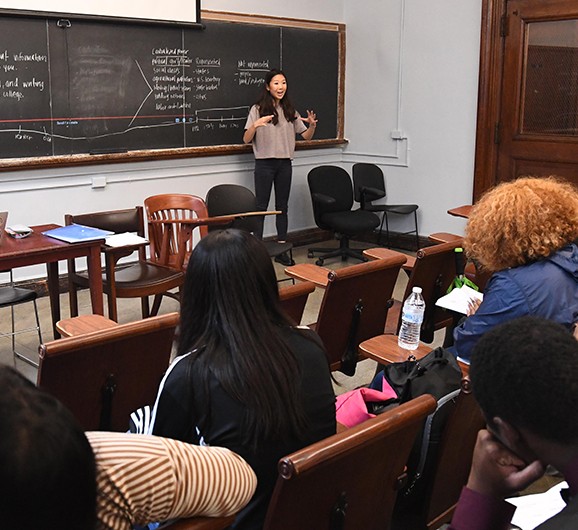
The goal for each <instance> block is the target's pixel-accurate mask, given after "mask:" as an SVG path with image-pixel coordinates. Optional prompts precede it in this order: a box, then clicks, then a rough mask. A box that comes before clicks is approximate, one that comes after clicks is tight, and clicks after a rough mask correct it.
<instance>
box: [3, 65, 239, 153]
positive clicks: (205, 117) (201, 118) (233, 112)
mask: <svg viewBox="0 0 578 530" xmlns="http://www.w3.org/2000/svg"><path fill="white" fill-rule="evenodd" d="M135 63H136V65H137V68H138V71H139V73H140V75H141V77H142V79H143V80H144V82H145V83H146V86H147V87H148V93H147V94H146V96H144V97H143V99H142V101H141V103H140V105H139V107H138V109H137V111H136V112H135V114H134V116H132V118H131V119H130V122H129V124H128V126H127V127H126V128H125V129H124V130H121V131H115V132H107V133H102V134H95V135H91V136H68V135H64V134H57V133H54V132H50V131H47V130H46V128H45V127H43V128H42V130H36V129H27V128H25V127H23V126H22V125H19V126H18V128H11V129H2V128H0V133H13V134H15V138H16V139H17V140H19V139H21V140H29V139H31V138H30V136H32V135H34V136H38V135H41V136H42V139H43V140H44V141H46V142H51V141H52V139H55V138H58V139H62V140H71V141H86V140H96V139H99V138H106V137H114V136H122V135H125V134H128V133H130V132H133V131H136V130H142V129H155V128H159V127H175V126H178V127H183V125H190V126H194V125H198V124H202V123H205V124H216V125H218V124H227V123H233V122H239V123H240V122H242V123H243V124H244V122H245V121H246V119H247V115H248V113H249V109H250V107H249V106H246V105H244V106H238V107H213V108H205V109H197V110H192V111H191V113H190V114H188V113H183V114H182V115H180V116H174V115H171V116H170V120H167V121H166V122H160V123H154V124H149V125H133V123H134V122H135V120H137V119H138V118H143V119H159V118H163V117H168V116H163V115H162V114H159V115H147V116H140V112H141V110H142V108H143V107H144V105H145V103H146V102H147V100H148V99H149V98H150V97H151V96H152V95H153V94H154V92H155V90H154V88H153V87H152V86H151V84H150V82H149V80H148V79H147V77H146V75H145V73H144V72H143V69H142V68H141V65H140V64H139V62H138V61H137V60H136V59H135ZM181 66H183V67H186V66H187V65H186V64H181ZM99 119H103V120H111V119H127V116H118V117H113V118H111V117H107V118H98V117H95V118H48V119H46V118H42V119H26V120H21V121H52V122H65V123H62V124H66V125H76V124H78V122H80V121H84V120H99ZM10 121H17V120H10ZM75 122H76V123H75ZM1 123H2V121H1V120H0V124H1ZM207 128H208V129H214V127H213V126H212V125H211V126H207ZM205 130H206V129H205ZM190 132H192V133H195V132H197V133H202V132H203V129H200V128H197V129H192V130H191V131H190Z"/></svg>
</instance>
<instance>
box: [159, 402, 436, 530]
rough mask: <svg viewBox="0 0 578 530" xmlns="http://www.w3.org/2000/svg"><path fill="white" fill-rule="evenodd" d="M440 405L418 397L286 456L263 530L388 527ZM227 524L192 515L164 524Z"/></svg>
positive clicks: (183, 527) (199, 527) (211, 529)
mask: <svg viewBox="0 0 578 530" xmlns="http://www.w3.org/2000/svg"><path fill="white" fill-rule="evenodd" d="M435 406H436V401H435V399H434V398H433V397H431V396H421V397H419V398H417V399H414V400H412V401H409V402H407V403H405V404H403V405H401V406H399V407H397V408H396V409H393V410H390V411H387V412H385V413H384V414H381V415H380V416H377V417H376V418H372V419H371V420H368V421H366V422H364V423H362V424H360V425H357V426H356V427H353V428H351V429H347V430H345V431H343V432H341V433H338V434H335V435H333V436H330V437H329V438H326V439H325V440H321V441H319V442H316V443H314V444H312V445H310V446H308V447H305V448H304V449H301V450H300V451H297V452H295V453H293V454H291V455H288V456H286V457H285V458H282V459H281V460H280V461H279V465H278V469H279V477H278V479H277V484H276V486H275V490H274V492H273V496H272V498H271V501H270V503H269V509H268V512H267V518H266V520H265V525H264V527H263V528H264V530H296V529H313V528H315V529H321V528H326V529H328V530H339V529H344V528H351V529H358V528H363V529H364V530H382V529H384V528H388V527H389V524H390V520H391V514H392V510H393V506H394V503H395V499H396V496H397V490H398V489H400V488H401V487H402V486H403V483H404V479H405V475H404V468H405V464H406V461H407V458H408V456H409V452H410V449H411V446H412V444H413V441H414V439H415V437H416V435H417V432H418V430H419V429H420V427H421V425H422V422H423V420H424V418H425V417H426V416H427V415H428V414H429V413H430V412H432V411H433V410H434V409H435ZM230 523H231V521H230V520H229V521H227V520H226V519H225V518H216V519H213V520H211V519H207V518H191V519H182V520H180V521H177V522H176V523H173V524H171V525H168V527H167V529H168V530H220V529H222V528H226V527H227V525H228V524H230ZM211 525H212V526H211ZM163 528H164V527H163Z"/></svg>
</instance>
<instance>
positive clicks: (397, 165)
mask: <svg viewBox="0 0 578 530" xmlns="http://www.w3.org/2000/svg"><path fill="white" fill-rule="evenodd" d="M362 5H363V9H358V4H356V3H354V2H346V8H345V19H346V23H347V31H348V36H347V38H348V41H347V84H346V103H347V107H346V110H347V113H346V127H345V130H346V136H347V137H348V138H349V140H350V144H349V146H348V148H347V149H346V150H345V153H344V162H355V161H360V160H361V161H368V162H375V163H378V164H383V170H384V172H385V174H386V182H387V189H388V200H389V202H390V203H416V204H419V205H420V209H419V222H420V232H421V233H422V234H428V233H431V232H436V231H448V232H451V231H457V232H461V231H462V230H463V226H464V222H463V221H461V220H457V219H455V218H451V217H450V216H448V215H447V213H446V211H447V209H448V208H451V207H453V206H459V205H461V204H467V203H470V202H471V198H472V189H473V166H474V147H475V126H476V105H477V83H478V66H479V57H478V55H479V40H480V21H481V0H469V1H468V2H463V1H461V0H439V1H436V2H431V1H430V0H396V1H389V2H382V1H381V0H366V1H364V2H363V4H362ZM392 131H400V132H401V134H402V136H406V137H407V139H405V140H397V141H396V140H393V139H392V138H391V134H392ZM411 224H412V223H411V221H410V220H409V219H405V220H403V221H402V220H400V221H399V222H398V224H396V225H394V227H393V229H394V230H396V229H398V230H403V229H410V228H411Z"/></svg>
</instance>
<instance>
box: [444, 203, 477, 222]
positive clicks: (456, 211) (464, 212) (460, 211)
mask: <svg viewBox="0 0 578 530" xmlns="http://www.w3.org/2000/svg"><path fill="white" fill-rule="evenodd" d="M472 208H473V205H471V204H464V205H463V206H458V207H457V208H450V209H449V210H448V213H449V214H450V215H453V216H454V217H463V218H465V219H467V218H468V217H469V216H470V212H471V211H472Z"/></svg>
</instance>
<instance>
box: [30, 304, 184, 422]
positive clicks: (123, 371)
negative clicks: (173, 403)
mask: <svg viewBox="0 0 578 530" xmlns="http://www.w3.org/2000/svg"><path fill="white" fill-rule="evenodd" d="M178 320H179V315H178V313H169V314H166V315H160V316H157V317H151V318H147V319H144V320H139V321H137V322H130V323H128V324H119V325H117V326H114V327H111V328H107V329H102V330H99V331H93V332H91V333H87V334H85V335H77V336H74V337H68V338H63V339H59V340H54V341H51V342H47V343H45V344H42V345H41V346H40V362H39V367H38V380H37V384H38V386H39V387H40V388H41V389H43V390H45V391H47V392H50V393H51V394H53V395H54V396H56V397H57V398H58V399H59V400H60V401H61V402H62V403H63V404H64V405H65V406H66V407H68V408H69V409H70V410H71V411H72V413H73V414H74V416H75V417H76V419H77V420H78V421H79V422H80V425H81V426H82V428H83V429H84V430H92V431H94V430H111V431H119V432H124V431H126V430H127V429H128V426H129V416H130V413H131V412H133V411H134V410H136V409H137V408H139V407H142V406H144V405H152V404H153V403H154V401H155V398H156V393H157V389H158V386H159V383H160V381H161V379H162V376H163V374H164V372H165V371H166V369H167V367H168V366H169V361H170V356H171V348H172V344H173V337H174V333H175V329H176V327H177V324H178Z"/></svg>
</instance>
